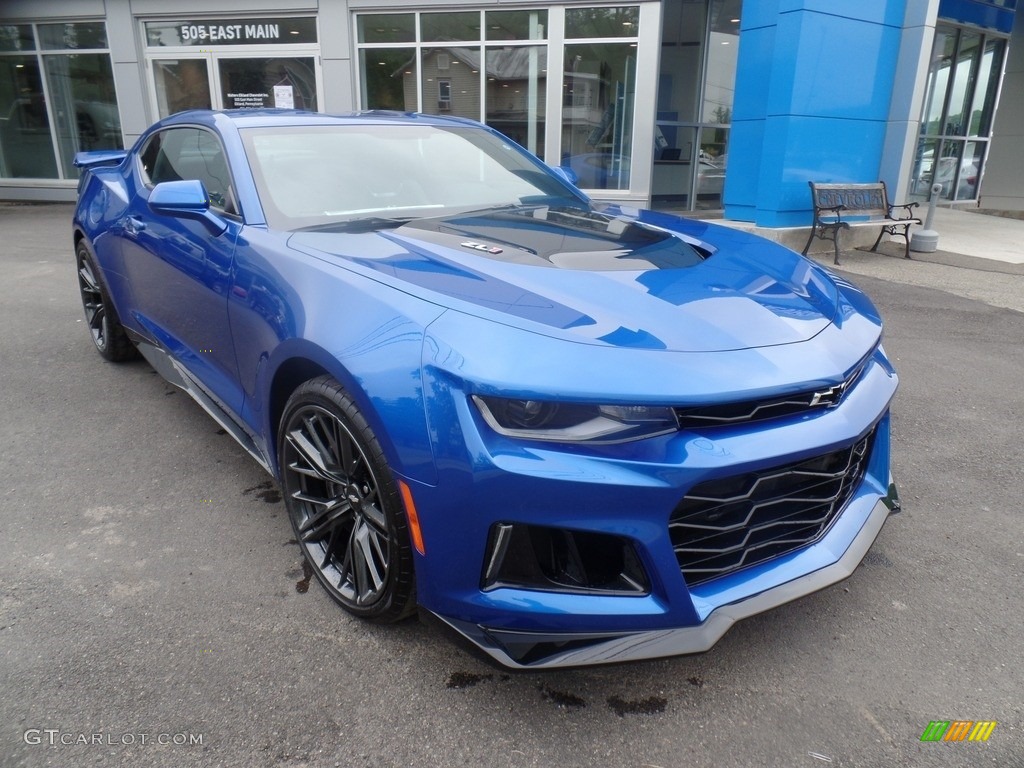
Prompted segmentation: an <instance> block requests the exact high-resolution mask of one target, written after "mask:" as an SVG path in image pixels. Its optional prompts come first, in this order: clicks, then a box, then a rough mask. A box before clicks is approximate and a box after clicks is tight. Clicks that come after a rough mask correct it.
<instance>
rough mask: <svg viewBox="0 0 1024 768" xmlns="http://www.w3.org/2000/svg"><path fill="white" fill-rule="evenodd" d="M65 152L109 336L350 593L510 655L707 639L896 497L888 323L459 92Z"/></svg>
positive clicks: (556, 656)
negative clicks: (605, 182)
mask: <svg viewBox="0 0 1024 768" xmlns="http://www.w3.org/2000/svg"><path fill="white" fill-rule="evenodd" d="M78 165H79V166H80V167H81V169H82V176H81V182H80V186H79V201H78V206H77V208H76V211H75V214H74V221H73V226H72V233H73V244H74V250H75V258H76V264H77V271H78V283H79V287H80V291H81V297H82V302H83V306H84V308H85V315H86V319H87V320H88V328H89V331H90V333H91V338H92V341H93V343H94V344H95V347H96V349H97V351H98V352H99V354H100V355H101V356H102V357H103V358H105V359H106V360H109V361H114V362H119V361H124V360H128V359H131V358H132V357H133V356H135V354H136V353H137V352H141V354H142V355H143V356H144V357H145V358H146V360H148V361H149V362H150V363H151V364H152V365H153V366H154V368H155V369H156V370H157V371H158V372H159V373H161V374H162V375H163V376H164V377H166V378H167V380H168V381H170V382H172V383H174V384H175V385H177V386H179V387H181V388H182V389H183V390H185V391H186V392H188V393H189V394H190V395H191V396H192V397H193V398H194V399H195V400H196V402H197V403H199V405H200V406H201V407H203V408H204V409H205V410H206V411H207V412H208V413H209V414H210V415H211V416H212V417H213V418H214V419H215V420H216V421H217V422H218V423H219V424H220V425H221V426H222V427H223V428H224V429H225V430H226V431H227V432H228V433H229V434H231V435H232V436H233V437H234V438H235V439H236V440H237V441H238V443H239V444H240V445H241V446H243V447H244V448H245V450H246V451H248V452H249V453H250V454H251V455H252V457H253V458H254V459H255V460H256V461H257V462H258V463H259V464H260V465H261V466H262V467H263V468H264V469H266V470H267V472H269V473H270V474H271V475H272V476H273V477H274V478H276V480H277V481H278V482H279V483H280V485H281V488H282V492H283V496H284V503H285V506H286V508H287V511H288V515H289V517H290V519H291V523H292V526H293V529H294V532H295V537H296V539H297V542H298V547H299V549H300V550H301V552H302V555H303V557H304V558H305V559H306V561H307V563H308V565H309V568H310V569H311V571H312V573H313V574H315V576H316V577H317V579H318V580H319V582H320V584H321V585H322V586H323V588H324V589H325V590H326V591H327V593H328V594H329V595H330V596H331V597H332V598H333V599H334V600H335V601H337V603H339V604H340V605H341V606H342V607H343V608H344V609H346V610H347V611H349V612H350V613H352V614H354V615H356V616H360V617H363V618H365V619H368V620H371V621H377V622H393V621H397V620H399V619H401V618H403V617H405V616H408V615H410V614H411V613H412V612H413V611H415V610H416V609H417V608H419V609H420V610H421V611H423V612H424V614H425V615H428V616H433V617H435V618H437V619H439V620H440V622H441V623H442V625H444V626H446V627H447V628H449V629H450V630H452V631H454V632H455V633H457V634H458V635H460V636H462V637H463V638H465V639H468V640H469V641H470V642H472V643H473V644H475V645H476V646H477V647H478V648H479V649H481V650H482V651H483V652H485V653H487V654H489V655H490V656H491V657H492V658H493V659H495V660H496V661H498V662H500V663H502V664H505V665H507V666H509V667H529V668H535V667H552V666H565V665H579V664H596V663H604V662H618V661H626V660H630V659H641V658H651V657H659V656H668V655H673V654H679V653H691V652H698V651H704V650H706V649H708V648H710V647H711V646H712V645H713V644H714V643H715V642H716V641H717V640H718V638H719V637H720V636H721V635H722V634H723V633H724V632H725V631H726V630H727V629H728V628H729V626H731V625H732V624H733V622H735V621H737V620H739V619H741V618H743V617H745V616H750V615H752V614H755V613H760V612H762V611H765V610H767V609H770V608H772V607H773V606H777V605H779V604H781V603H785V602H788V601H790V600H793V599H795V598H798V597H800V596H801V595H805V594H808V593H810V592H813V591H815V590H817V589H821V588H822V587H825V586H827V585H829V584H832V583H834V582H836V581H838V580H840V579H843V578H845V577H846V576H848V575H850V573H851V572H852V571H853V570H854V568H856V566H857V565H858V563H859V562H860V560H861V558H862V557H863V556H864V555H865V553H866V552H867V550H868V548H869V546H870V545H871V543H872V542H873V541H874V539H875V537H876V536H877V535H878V533H879V531H880V529H881V527H882V524H883V522H884V521H885V520H886V519H887V517H888V516H889V514H890V512H891V511H893V510H894V509H895V508H896V507H897V502H896V494H895V487H894V486H893V484H892V481H891V477H890V472H889V453H890V437H889V429H890V428H889V421H890V416H889V406H890V402H891V400H892V397H893V394H894V393H895V391H896V386H897V377H896V373H895V371H894V370H893V367H892V365H891V363H890V362H889V360H888V359H887V358H886V355H885V352H884V351H883V349H882V346H881V339H882V321H881V318H880V317H879V315H878V312H877V311H876V310H875V308H874V307H873V306H872V304H871V302H870V301H869V299H868V298H867V297H866V296H865V295H864V294H863V293H862V292H861V291H860V290H859V289H858V288H856V287H855V286H853V285H852V284H850V283H848V282H846V281H845V280H843V279H841V278H838V277H836V276H835V275H833V274H832V273H830V272H829V271H828V270H827V269H825V268H823V267H821V266H818V265H817V264H815V263H813V262H811V261H808V260H806V259H804V258H802V257H800V256H799V255H797V254H795V253H793V252H792V251H790V250H788V249H786V248H783V247H781V246H778V245H775V244H772V243H769V242H767V241H765V240H763V239H760V238H757V237H754V236H752V235H749V234H744V233H741V232H738V231H735V230H732V229H727V228H724V227H717V226H714V225H712V224H708V223H705V222H700V221H694V220H683V219H679V218H675V217H672V216H667V215H662V214H656V213H651V212H647V211H637V210H635V209H627V208H622V207H616V206H598V205H595V204H594V203H592V202H591V200H589V199H588V198H587V196H586V195H584V194H583V193H582V192H580V191H579V190H578V189H576V188H575V187H573V186H572V185H571V184H569V183H568V182H567V181H566V180H565V177H564V175H563V174H559V173H555V172H554V171H553V170H552V169H550V168H548V167H547V166H545V165H544V164H543V163H541V162H540V161H539V160H537V158H536V157H534V156H533V155H531V154H529V153H527V152H526V151H525V150H523V149H521V148H520V147H518V146H517V145H515V144H514V143H513V142H511V141H509V140H507V139H506V138H504V137H503V136H501V135H500V134H498V133H496V132H495V131H493V130H491V129H489V128H487V127H485V126H482V125H479V124H477V123H473V122H470V121H467V120H462V119H458V118H444V117H430V116H423V115H408V114H397V113H374V112H371V113H364V114H357V115H350V116H329V115H323V114H315V113H302V112H290V111H289V112H281V111H237V112H229V113H214V112H209V111H194V112H185V113H180V114H177V115H174V116H172V117H170V118H167V119H165V120H163V121H161V122H159V123H157V124H156V125H154V126H153V127H151V128H150V129H149V130H148V131H146V132H145V133H144V134H143V135H142V137H141V138H140V139H139V140H138V142H137V143H136V144H135V146H134V147H133V148H132V149H131V150H129V151H127V152H114V151H108V152H98V153H86V154H83V155H80V156H79V158H78ZM229 524H230V523H229V522H228V521H225V525H229ZM254 567H259V564H258V563H257V564H254ZM226 583H230V581H228V582H226Z"/></svg>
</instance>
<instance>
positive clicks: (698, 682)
mask: <svg viewBox="0 0 1024 768" xmlns="http://www.w3.org/2000/svg"><path fill="white" fill-rule="evenodd" d="M686 682H688V683H689V684H690V685H695V686H697V687H698V688H703V687H704V678H703V677H688V678H686Z"/></svg>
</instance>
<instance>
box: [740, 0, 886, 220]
mask: <svg viewBox="0 0 1024 768" xmlns="http://www.w3.org/2000/svg"><path fill="white" fill-rule="evenodd" d="M905 12H906V0H862V1H861V2H856V3H852V2H836V1H835V0H746V2H744V3H743V14H742V17H743V21H742V26H741V35H740V50H739V61H738V65H737V73H736V97H735V101H734V106H733V121H732V134H731V136H730V140H729V171H728V176H727V178H726V184H725V217H726V218H727V219H734V220H737V221H750V222H754V223H755V224H757V225H758V226H761V227H794V226H808V225H809V224H810V223H811V195H810V190H809V188H808V186H807V182H808V181H821V182H826V181H837V182H869V181H878V178H879V176H878V173H879V165H880V161H881V156H882V150H883V145H884V142H885V136H886V127H887V123H888V120H889V109H890V100H891V97H892V92H893V78H894V76H895V74H896V69H897V68H896V64H897V58H898V55H899V49H900V39H901V29H902V25H903V22H904V15H905Z"/></svg>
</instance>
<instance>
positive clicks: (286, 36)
mask: <svg viewBox="0 0 1024 768" xmlns="http://www.w3.org/2000/svg"><path fill="white" fill-rule="evenodd" d="M315 42H316V19H315V18H313V17H312V16H298V17H280V16H275V17H268V18H249V19H235V18H227V19H188V20H178V21H147V22H146V44H147V46H149V47H150V48H154V47H156V48H159V47H163V46H167V47H177V46H191V45H260V44H267V43H275V44H277V43H315Z"/></svg>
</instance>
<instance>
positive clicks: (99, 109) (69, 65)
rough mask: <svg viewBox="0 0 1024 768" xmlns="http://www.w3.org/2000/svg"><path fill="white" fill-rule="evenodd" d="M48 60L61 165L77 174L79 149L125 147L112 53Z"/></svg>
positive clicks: (71, 175)
mask: <svg viewBox="0 0 1024 768" xmlns="http://www.w3.org/2000/svg"><path fill="white" fill-rule="evenodd" d="M44 61H45V63H46V83H47V86H48V87H49V92H50V101H51V103H52V112H53V118H54V123H55V125H54V128H55V129H56V132H57V149H58V152H59V153H60V163H61V168H62V170H63V172H64V176H65V177H66V178H74V177H75V175H76V174H77V171H76V170H75V166H74V162H73V161H74V159H75V154H76V153H78V152H86V151H91V150H94V149H120V148H121V147H122V139H121V117H120V115H119V114H118V110H117V96H116V94H115V93H114V75H113V72H112V71H111V67H110V56H108V55H106V54H102V53H79V54H73V55H70V56H46V57H45V58H44Z"/></svg>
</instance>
